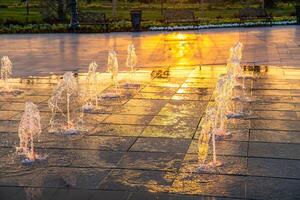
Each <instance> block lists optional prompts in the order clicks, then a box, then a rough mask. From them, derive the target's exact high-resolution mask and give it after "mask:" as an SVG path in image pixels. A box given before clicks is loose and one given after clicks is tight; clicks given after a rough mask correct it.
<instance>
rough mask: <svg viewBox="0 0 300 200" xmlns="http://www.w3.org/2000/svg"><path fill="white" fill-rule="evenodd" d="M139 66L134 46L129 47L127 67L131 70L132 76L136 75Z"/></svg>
mask: <svg viewBox="0 0 300 200" xmlns="http://www.w3.org/2000/svg"><path fill="white" fill-rule="evenodd" d="M136 64H137V56H136V53H135V48H134V45H133V44H130V45H128V49H127V60H126V65H127V67H128V68H129V69H130V73H131V76H133V75H134V72H135V69H134V68H135V66H136Z"/></svg>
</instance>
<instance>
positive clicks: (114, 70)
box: [102, 50, 120, 98]
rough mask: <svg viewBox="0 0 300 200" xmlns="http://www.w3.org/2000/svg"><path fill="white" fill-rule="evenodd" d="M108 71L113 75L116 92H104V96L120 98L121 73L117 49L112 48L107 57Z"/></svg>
mask: <svg viewBox="0 0 300 200" xmlns="http://www.w3.org/2000/svg"><path fill="white" fill-rule="evenodd" d="M107 71H108V72H109V73H110V75H111V79H112V84H113V87H114V90H115V91H114V92H112V93H106V94H103V95H102V97H103V98H118V97H120V94H119V82H118V73H119V64H118V59H117V54H116V52H115V51H113V50H111V51H109V52H108V59H107Z"/></svg>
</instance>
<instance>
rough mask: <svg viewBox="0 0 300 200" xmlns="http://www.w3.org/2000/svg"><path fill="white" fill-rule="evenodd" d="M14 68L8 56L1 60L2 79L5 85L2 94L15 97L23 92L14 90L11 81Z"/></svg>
mask: <svg viewBox="0 0 300 200" xmlns="http://www.w3.org/2000/svg"><path fill="white" fill-rule="evenodd" d="M12 67H13V64H12V62H11V60H10V59H9V58H8V56H3V57H2V58H1V69H0V78H1V81H2V83H3V87H2V88H1V89H0V94H12V95H14V96H16V95H19V94H20V93H22V91H21V90H17V89H13V88H12V86H11V83H10V82H9V79H10V78H11V76H12Z"/></svg>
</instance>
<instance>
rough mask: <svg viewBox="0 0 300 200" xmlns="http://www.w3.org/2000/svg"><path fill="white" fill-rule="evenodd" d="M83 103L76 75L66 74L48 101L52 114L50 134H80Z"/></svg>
mask: <svg viewBox="0 0 300 200" xmlns="http://www.w3.org/2000/svg"><path fill="white" fill-rule="evenodd" d="M82 102H83V100H82V96H81V94H80V90H79V86H78V83H77V80H76V78H75V77H74V74H73V73H72V72H66V73H65V74H64V75H63V79H62V80H61V81H60V82H59V83H58V84H57V86H56V88H55V89H54V91H53V93H52V96H51V98H50V99H49V101H48V106H49V108H50V110H51V112H52V117H51V119H50V129H49V132H59V133H63V134H76V133H78V132H79V131H80V129H81V126H82V124H83V112H82V108H81V105H82Z"/></svg>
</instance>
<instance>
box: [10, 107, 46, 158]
mask: <svg viewBox="0 0 300 200" xmlns="http://www.w3.org/2000/svg"><path fill="white" fill-rule="evenodd" d="M40 120H41V117H40V112H39V110H38V107H37V106H36V105H35V104H34V103H32V102H26V103H25V112H24V114H23V116H22V118H21V121H20V124H19V130H18V135H19V139H20V144H19V147H17V148H16V150H17V153H18V154H19V155H23V156H24V157H25V158H24V160H22V163H32V162H34V161H36V160H41V159H45V157H42V156H39V155H37V154H36V153H35V151H34V139H35V138H37V137H39V136H40V135H41V132H42V129H41V123H40Z"/></svg>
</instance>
